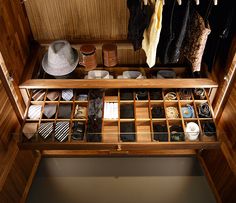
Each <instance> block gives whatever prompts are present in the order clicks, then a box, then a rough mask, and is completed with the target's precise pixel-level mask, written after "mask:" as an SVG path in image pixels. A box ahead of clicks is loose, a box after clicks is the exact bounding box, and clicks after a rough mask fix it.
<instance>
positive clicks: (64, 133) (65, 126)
mask: <svg viewBox="0 0 236 203" xmlns="http://www.w3.org/2000/svg"><path fill="white" fill-rule="evenodd" d="M69 130H70V124H69V122H57V123H56V126H55V138H56V139H57V140H58V141H60V142H63V141H64V140H65V139H66V138H67V137H68V136H69Z"/></svg>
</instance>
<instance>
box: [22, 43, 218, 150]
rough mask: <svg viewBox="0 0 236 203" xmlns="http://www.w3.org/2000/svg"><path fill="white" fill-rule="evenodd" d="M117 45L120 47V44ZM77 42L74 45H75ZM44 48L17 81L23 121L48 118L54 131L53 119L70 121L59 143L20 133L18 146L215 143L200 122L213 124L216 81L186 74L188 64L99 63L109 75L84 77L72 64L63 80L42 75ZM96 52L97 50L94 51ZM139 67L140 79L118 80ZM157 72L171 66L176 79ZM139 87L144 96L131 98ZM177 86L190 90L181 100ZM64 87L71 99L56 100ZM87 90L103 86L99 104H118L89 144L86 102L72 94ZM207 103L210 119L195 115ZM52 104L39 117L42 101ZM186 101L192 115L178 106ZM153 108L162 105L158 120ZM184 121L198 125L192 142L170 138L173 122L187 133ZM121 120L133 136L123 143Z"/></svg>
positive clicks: (204, 145)
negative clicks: (174, 114) (35, 111)
mask: <svg viewBox="0 0 236 203" xmlns="http://www.w3.org/2000/svg"><path fill="white" fill-rule="evenodd" d="M117 44H118V48H119V47H120V45H119V43H117ZM79 46H80V45H74V47H79ZM45 51H46V50H45V48H44V47H41V48H39V49H37V51H36V52H35V55H34V56H33V57H32V60H31V61H30V63H29V65H28V67H27V71H26V74H24V77H23V80H22V83H21V84H20V85H19V87H20V90H21V92H22V94H23V95H24V98H25V102H26V112H25V118H24V122H25V123H34V124H37V126H38V128H39V126H40V124H42V123H47V122H51V123H53V126H54V130H55V125H56V123H57V122H63V121H64V122H69V125H70V133H69V136H68V137H67V139H66V140H65V141H63V142H60V141H58V140H57V139H56V138H55V136H54V132H53V133H52V134H51V135H50V137H48V138H47V139H43V138H42V137H41V136H40V134H38V133H36V134H35V135H34V136H33V137H32V138H31V139H30V140H28V139H27V138H26V137H25V136H24V135H23V134H22V136H21V146H22V147H24V148H31V149H47V150H50V149H51V150H53V149H61V150H66V149H74V150H75V149H79V150H108V151H117V152H121V153H122V152H127V153H128V152H129V151H130V150H131V151H132V150H144V151H146V153H148V151H150V152H151V151H153V150H159V149H161V150H170V149H176V150H177V149H178V150H181V149H183V150H184V149H206V148H215V147H218V146H219V144H220V141H219V136H218V133H217V132H216V133H215V136H213V137H210V138H209V137H208V136H206V135H205V132H204V131H203V129H202V125H203V124H204V122H207V121H212V122H214V120H215V118H214V112H213V109H212V107H211V103H212V98H213V97H214V90H215V89H217V86H218V85H217V83H216V82H214V81H213V80H211V79H209V78H207V77H205V78H190V77H189V68H188V67H184V66H183V67H156V68H152V69H150V68H147V67H128V66H126V67H123V66H121V67H112V68H107V67H104V66H101V67H97V69H98V70H107V71H108V72H109V73H110V75H112V76H113V78H114V79H84V78H85V76H86V74H88V72H86V71H84V68H83V67H81V66H80V67H77V68H76V69H75V71H74V72H73V74H72V75H71V76H70V78H67V79H58V78H57V79H55V78H53V77H52V76H49V75H47V74H45V72H43V71H42V67H41V58H42V56H43V54H44V53H45ZM98 55H99V54H98ZM130 70H133V71H140V72H141V73H142V75H143V76H144V78H143V79H117V76H118V75H122V73H123V72H124V71H130ZM160 70H172V71H174V72H175V73H176V75H177V78H175V79H156V78H155V76H156V75H157V72H158V71H160ZM140 88H141V89H142V90H144V91H146V92H147V97H146V98H145V100H138V99H137V98H136V94H137V91H138V90H139V89H140ZM182 88H188V89H190V90H191V95H190V98H189V99H188V100H184V99H181V97H180V90H181V89H182ZM195 88H204V90H205V94H206V97H205V98H204V99H203V100H199V98H196V97H195V95H194V89H195ZM39 89H43V90H44V91H45V92H46V94H45V95H44V99H43V101H34V100H33V99H32V92H33V90H34V91H35V90H39ZM52 89H54V90H57V91H58V92H59V95H60V96H59V98H58V99H57V100H56V101H49V100H48V99H47V93H48V92H49V91H51V90H52ZM63 89H73V92H74V97H73V98H72V100H70V101H64V100H63V99H62V98H61V92H62V90H63ZM91 89H102V91H103V97H102V98H103V105H104V104H105V103H109V102H110V103H117V105H118V118H116V119H107V118H104V108H103V117H102V124H101V132H100V135H99V136H100V137H101V141H100V142H89V141H88V139H87V136H88V132H86V129H87V125H88V109H89V101H80V100H78V97H77V95H79V94H80V93H81V92H82V93H85V94H88V93H89V92H90V91H91ZM125 90H129V91H132V94H133V97H132V98H130V99H129V100H123V99H122V98H121V94H122V91H125ZM155 90H159V91H160V92H161V95H162V96H161V98H159V99H158V100H156V99H153V98H152V97H151V94H150V93H151V92H152V91H155ZM170 91H171V92H174V93H175V95H176V98H175V99H174V100H167V99H165V95H166V94H167V93H168V92H170ZM202 103H207V104H208V105H209V106H210V111H211V117H210V118H200V116H199V114H198V111H199V109H198V108H199V105H200V104H202ZM49 104H55V105H56V106H57V112H56V114H55V115H54V116H53V118H50V119H48V118H46V117H45V116H44V115H43V111H44V107H45V105H49ZM188 104H189V105H191V106H192V107H193V108H194V113H195V116H194V117H193V118H184V117H183V114H182V110H181V108H182V107H184V106H186V105H188ZM30 105H41V106H42V112H41V116H40V118H39V119H37V120H32V119H29V118H28V116H27V114H28V108H29V106H30ZM60 105H68V106H70V109H71V114H70V116H69V117H68V118H64V119H61V118H60V117H58V109H59V107H60ZM77 105H78V106H83V107H86V109H87V113H86V114H87V117H86V118H83V119H76V118H75V117H74V112H75V108H76V106H77ZM126 105H132V108H133V114H134V115H133V117H132V118H122V116H121V115H120V112H121V109H122V108H123V107H125V106H126ZM156 106H159V107H163V109H164V112H165V115H164V116H163V117H162V118H154V117H153V116H152V109H153V108H154V107H156ZM169 107H175V108H176V110H177V111H178V118H167V116H166V114H167V109H168V108H169ZM74 122H83V123H84V124H85V132H84V136H83V139H82V140H80V141H78V140H73V139H72V134H73V123H74ZM189 122H195V123H196V124H197V125H198V126H199V128H200V133H199V137H198V139H197V140H195V141H190V140H188V139H187V138H186V139H184V140H182V141H173V140H172V139H171V135H172V134H171V131H170V129H171V126H173V125H178V126H180V127H181V128H182V131H183V132H182V133H183V137H184V138H185V137H186V132H185V131H186V125H187V123H189ZM124 123H132V124H133V126H134V131H133V132H132V133H133V134H134V137H135V138H134V140H133V141H131V142H125V141H123V140H122V139H121V134H122V133H123V132H122V127H121V126H122V125H123V124H124ZM155 125H164V126H166V132H164V133H165V134H166V136H167V138H166V140H165V141H159V140H158V139H155V134H157V132H155V131H154V129H153V126H155Z"/></svg>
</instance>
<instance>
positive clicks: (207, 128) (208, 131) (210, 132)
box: [202, 121, 216, 137]
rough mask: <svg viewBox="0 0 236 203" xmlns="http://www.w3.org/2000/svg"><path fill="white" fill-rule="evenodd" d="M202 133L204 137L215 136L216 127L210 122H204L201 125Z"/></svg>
mask: <svg viewBox="0 0 236 203" xmlns="http://www.w3.org/2000/svg"><path fill="white" fill-rule="evenodd" d="M202 128H203V132H204V134H205V135H206V136H209V137H210V136H215V135H216V126H215V123H214V122H212V121H206V122H204V123H203V124H202Z"/></svg>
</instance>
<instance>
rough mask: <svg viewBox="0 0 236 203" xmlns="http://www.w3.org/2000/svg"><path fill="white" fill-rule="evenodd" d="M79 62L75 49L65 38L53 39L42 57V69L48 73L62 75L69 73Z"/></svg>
mask: <svg viewBox="0 0 236 203" xmlns="http://www.w3.org/2000/svg"><path fill="white" fill-rule="evenodd" d="M78 62H79V55H78V52H77V50H76V49H74V48H72V47H71V45H70V43H69V42H67V41H65V40H58V41H54V42H53V43H51V44H50V45H49V48H48V51H47V52H46V54H45V55H44V57H43V60H42V67H43V70H44V71H45V72H46V73H48V74H49V75H53V76H64V75H67V74H69V73H71V72H72V71H73V70H74V69H75V68H76V66H77V64H78Z"/></svg>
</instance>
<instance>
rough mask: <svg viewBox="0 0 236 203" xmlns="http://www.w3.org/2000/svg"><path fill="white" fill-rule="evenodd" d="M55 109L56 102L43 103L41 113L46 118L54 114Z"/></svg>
mask: <svg viewBox="0 0 236 203" xmlns="http://www.w3.org/2000/svg"><path fill="white" fill-rule="evenodd" d="M56 110H57V105H56V104H49V105H45V106H44V111H43V114H44V115H45V116H46V117H47V118H51V117H52V116H53V115H55V114H56Z"/></svg>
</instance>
